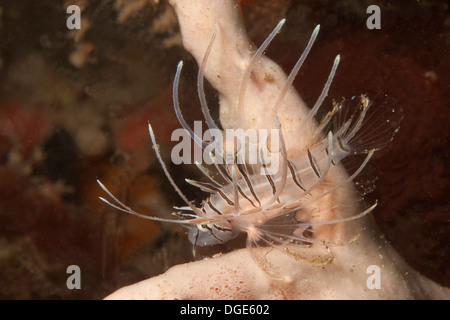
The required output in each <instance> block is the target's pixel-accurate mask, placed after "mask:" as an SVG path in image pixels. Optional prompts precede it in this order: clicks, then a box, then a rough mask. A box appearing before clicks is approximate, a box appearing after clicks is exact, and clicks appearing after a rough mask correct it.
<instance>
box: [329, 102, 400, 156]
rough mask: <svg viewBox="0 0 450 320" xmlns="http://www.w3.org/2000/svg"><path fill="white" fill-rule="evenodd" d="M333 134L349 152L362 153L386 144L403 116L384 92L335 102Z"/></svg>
mask: <svg viewBox="0 0 450 320" xmlns="http://www.w3.org/2000/svg"><path fill="white" fill-rule="evenodd" d="M333 110H335V112H336V114H335V115H334V136H335V137H336V138H337V140H338V142H339V146H340V147H341V148H342V149H343V150H345V151H348V152H351V153H353V154H366V153H369V152H371V151H374V150H379V149H381V148H383V147H384V146H386V145H387V144H389V142H391V141H392V139H393V138H394V135H395V134H396V133H397V132H398V130H399V128H400V122H401V120H402V119H403V113H402V110H401V108H399V107H396V106H395V104H394V103H393V100H392V99H390V98H389V97H388V96H387V95H379V96H377V97H375V99H374V101H371V100H370V99H369V98H368V97H367V96H366V95H361V96H360V97H352V98H351V99H347V100H342V101H341V102H340V103H335V106H334V109H333Z"/></svg>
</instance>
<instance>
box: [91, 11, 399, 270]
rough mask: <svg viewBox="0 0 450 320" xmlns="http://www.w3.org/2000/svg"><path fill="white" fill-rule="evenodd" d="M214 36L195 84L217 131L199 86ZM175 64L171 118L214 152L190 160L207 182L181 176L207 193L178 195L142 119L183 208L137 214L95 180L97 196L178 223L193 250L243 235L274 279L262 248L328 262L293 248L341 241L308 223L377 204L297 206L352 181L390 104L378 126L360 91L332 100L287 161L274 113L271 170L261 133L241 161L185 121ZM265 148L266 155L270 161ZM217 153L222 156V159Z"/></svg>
mask: <svg viewBox="0 0 450 320" xmlns="http://www.w3.org/2000/svg"><path fill="white" fill-rule="evenodd" d="M284 21H285V20H284V19H283V20H281V21H280V23H279V24H278V25H277V26H276V28H275V29H274V30H273V31H272V33H271V34H270V35H269V36H268V38H267V39H266V40H265V41H264V42H263V44H262V45H261V46H260V47H259V48H258V50H257V51H256V52H255V54H254V55H253V57H252V59H251V61H250V63H249V65H248V67H247V69H246V72H245V74H244V76H243V79H242V82H241V88H240V93H241V97H242V96H243V93H245V89H246V83H247V81H248V79H249V77H250V74H251V71H252V69H253V68H254V66H255V63H257V61H258V59H259V58H260V57H261V55H262V54H263V52H264V51H265V49H266V48H267V47H268V45H269V44H270V42H271V41H272V40H273V38H274V37H275V35H276V34H277V33H278V32H279V30H280V29H281V27H282V25H283V24H284ZM319 28H320V26H319V25H318V26H317V27H316V28H315V29H314V31H313V33H312V35H311V38H310V40H309V42H308V44H307V46H306V48H305V50H304V52H303V53H302V55H301V56H300V58H299V59H298V61H297V63H296V64H295V66H294V68H293V69H292V71H291V73H290V74H289V76H288V78H287V81H286V84H285V85H284V87H283V89H282V90H281V91H280V94H279V96H278V99H277V101H275V102H274V109H275V110H276V109H277V107H278V106H279V105H280V103H281V101H282V100H283V97H284V96H285V94H286V92H287V91H288V89H289V88H290V87H291V85H292V82H293V80H294V78H295V76H296V75H297V73H298V72H299V70H300V67H301V66H302V64H303V62H304V61H305V59H306V57H307V55H308V53H309V51H310V49H311V47H312V45H313V43H314V42H315V40H316V37H317V35H318V32H319ZM215 36H216V31H215V32H214V34H213V36H212V38H211V41H210V43H209V46H208V48H207V50H206V53H205V56H204V59H203V62H202V64H201V66H200V68H199V72H198V77H197V86H198V96H199V100H200V105H201V109H202V112H203V114H204V116H205V121H206V123H207V125H208V127H209V128H210V129H214V130H219V128H218V127H217V126H216V124H215V122H214V120H213V119H212V117H211V115H210V113H209V109H208V106H207V103H206V98H205V91H204V84H203V82H204V70H205V66H206V63H207V60H208V56H209V53H210V51H211V48H212V46H213V43H214V39H215ZM339 61H340V56H339V55H338V56H336V58H335V60H334V63H333V66H332V69H331V72H330V74H329V76H328V79H327V81H326V83H325V85H324V87H323V89H322V92H321V94H320V96H319V98H318V99H317V102H316V103H315V105H314V106H313V108H311V110H310V111H309V113H308V115H307V116H306V117H305V118H304V119H302V123H301V126H300V128H301V130H300V132H299V133H298V134H299V135H302V134H303V133H304V130H305V128H307V127H308V126H309V125H310V124H311V123H312V122H314V121H315V120H314V117H315V116H316V114H317V112H318V109H319V107H320V106H321V105H322V102H323V101H324V99H325V97H326V96H327V94H328V90H329V88H330V86H331V83H332V80H333V78H334V75H335V73H336V70H337V67H338V64H339ZM182 65H183V63H182V62H180V63H179V64H178V67H177V71H176V74H175V78H174V82H173V105H174V110H175V113H176V116H177V118H178V120H179V122H180V124H181V126H182V127H183V128H184V130H185V131H186V133H187V134H188V135H189V136H190V138H191V139H192V140H193V141H194V142H195V143H196V144H198V145H199V146H200V147H201V148H202V149H203V150H205V149H208V148H209V147H211V146H212V145H214V147H215V148H210V150H211V149H214V150H215V151H216V152H215V153H213V152H209V156H210V160H211V162H212V165H211V167H212V168H213V170H214V172H212V171H211V170H210V169H209V168H207V167H205V166H203V165H202V164H200V163H196V165H197V167H198V169H199V170H200V171H201V172H202V173H203V174H204V175H205V176H206V178H207V179H208V180H209V181H208V182H200V181H193V180H189V179H186V181H187V182H188V183H190V184H192V185H194V186H196V187H198V188H200V189H201V190H202V191H205V192H207V193H208V197H207V198H206V199H205V200H203V202H202V205H201V207H196V206H195V205H194V204H193V203H192V202H191V201H190V200H188V199H187V197H186V196H185V195H184V194H183V193H182V191H181V190H180V189H179V187H178V186H177V185H176V184H175V182H174V180H173V178H172V177H171V175H170V173H169V171H168V169H167V167H166V165H165V164H164V162H163V160H162V157H161V154H160V152H159V149H158V145H157V143H156V139H155V135H154V133H153V129H152V126H151V125H150V123H149V125H148V128H149V133H150V138H151V141H152V144H153V148H154V150H155V153H156V157H157V158H158V161H159V163H160V165H161V167H162V169H163V171H164V173H165V175H166V176H167V179H168V180H169V182H170V183H171V185H172V186H173V188H174V189H175V191H176V192H177V193H178V194H179V196H180V197H181V198H182V199H183V200H184V202H185V203H186V205H187V206H186V207H182V208H175V209H176V210H177V212H175V213H173V214H174V215H175V216H177V217H178V219H165V218H159V217H154V216H146V215H142V214H140V213H137V212H136V211H134V210H133V209H131V208H130V207H128V206H126V205H125V204H123V203H122V202H121V201H120V200H119V199H117V198H116V197H115V196H114V195H113V194H112V193H111V192H110V191H109V190H108V189H107V188H106V187H105V186H104V185H103V184H102V183H101V182H100V181H98V183H99V185H100V186H101V188H102V189H103V190H104V191H105V192H106V193H107V194H108V196H109V197H110V198H111V201H108V200H106V199H104V198H100V199H101V200H102V201H104V202H105V203H107V204H108V205H110V206H111V207H113V208H115V209H117V210H120V211H123V212H125V213H127V214H130V215H134V216H137V217H140V218H144V219H148V220H153V221H161V222H171V223H178V224H182V225H184V226H186V227H187V228H188V229H189V232H188V238H189V240H190V242H191V243H193V245H194V248H195V246H210V245H215V244H221V243H225V242H227V241H229V240H231V239H233V238H235V237H237V235H238V234H240V233H246V234H247V247H248V248H250V249H251V252H252V253H253V257H254V258H255V260H256V261H257V262H258V263H259V264H260V265H261V266H262V267H263V269H264V270H265V271H266V272H267V273H268V274H269V275H270V276H272V277H274V278H279V275H278V274H277V272H276V271H275V269H276V268H275V267H274V266H272V265H271V263H270V262H269V261H268V259H267V255H266V253H267V251H264V250H269V251H270V250H280V251H281V252H283V253H285V254H288V255H292V256H294V257H295V258H296V259H299V258H300V259H302V260H307V261H310V262H314V263H316V264H317V263H318V264H326V263H329V262H330V261H331V259H332V256H331V253H330V254H326V255H324V256H322V258H321V259H309V258H308V257H307V255H304V253H300V252H299V251H296V248H301V250H302V252H305V249H308V248H310V247H313V246H315V247H322V248H325V250H326V252H330V251H329V250H328V248H329V247H332V246H335V245H343V244H344V243H342V242H333V241H330V240H327V239H318V238H316V237H315V235H314V228H315V227H317V226H323V225H333V224H337V223H343V222H348V221H351V220H356V219H359V218H361V217H363V216H365V215H367V214H368V213H369V212H371V211H372V210H373V209H374V208H375V207H376V205H377V203H374V204H373V205H371V206H369V207H368V208H367V209H365V210H363V211H362V212H360V213H359V214H356V215H352V216H349V217H342V218H335V219H328V220H317V219H310V218H308V217H311V216H312V214H309V215H308V214H301V212H302V211H308V210H310V211H311V208H314V206H315V204H317V203H318V202H320V201H321V199H323V198H325V197H327V196H328V195H330V194H331V193H332V192H334V191H335V190H337V189H339V188H341V187H343V186H346V185H348V184H351V183H353V182H354V180H355V178H356V177H357V176H358V175H359V174H360V172H361V171H362V170H363V169H364V167H365V166H366V165H367V163H368V161H369V160H370V158H371V157H372V155H373V154H374V152H375V151H376V150H378V149H380V148H381V147H383V146H385V145H386V144H387V143H389V142H390V141H391V140H392V137H393V135H394V133H395V132H397V130H398V126H397V124H393V125H392V124H389V121H390V119H391V118H392V117H394V113H395V110H393V109H390V110H389V111H387V112H384V113H383V112H381V115H380V114H378V115H376V116H375V117H377V119H378V120H379V119H380V118H381V119H382V125H381V126H378V127H374V124H373V123H372V122H373V120H374V119H372V115H370V116H369V115H368V113H367V112H368V110H369V107H370V106H371V105H372V103H371V101H370V100H369V98H368V97H366V96H365V95H362V96H361V97H358V98H355V97H353V98H352V99H350V100H343V101H342V102H340V103H334V107H333V109H332V110H331V111H330V112H328V113H327V114H326V115H325V116H324V117H322V119H321V121H320V123H319V125H318V126H317V129H316V130H315V133H314V135H313V137H312V138H311V141H312V142H311V143H310V144H309V145H308V147H307V148H306V150H304V151H301V152H300V156H298V157H296V158H295V159H288V157H287V152H286V145H285V142H284V137H283V134H282V132H281V130H280V129H281V124H280V122H279V120H278V117H277V116H275V117H274V119H273V121H274V124H275V127H276V128H277V129H278V132H279V134H278V135H277V140H276V141H275V142H277V143H279V149H278V150H279V152H277V154H276V157H275V158H276V160H278V163H279V165H278V166H277V168H276V170H274V169H273V168H272V166H269V162H270V160H273V159H274V158H273V154H271V153H273V150H274V149H273V146H269V140H268V139H267V140H266V141H261V140H264V139H260V141H259V147H258V152H259V155H260V162H259V163H257V164H254V163H252V164H250V163H248V162H247V161H246V160H245V159H246V156H245V153H244V155H243V154H242V152H241V151H242V150H241V149H245V148H243V147H245V146H242V145H240V146H239V145H238V146H237V147H231V148H229V147H226V146H228V145H229V144H230V142H231V143H233V142H234V140H233V139H231V138H230V137H229V136H227V135H224V136H223V137H222V138H223V139H222V138H220V137H219V138H218V135H216V136H213V137H212V139H210V141H206V140H205V139H202V138H201V137H200V136H198V135H197V134H196V133H195V132H194V131H193V130H192V129H191V128H190V127H189V126H188V124H187V123H186V121H185V120H184V118H183V116H182V114H181V110H180V105H179V99H178V85H179V80H180V73H181V69H182ZM241 100H242V99H241V98H240V99H239V102H238V111H239V112H240V113H238V114H239V115H240V118H239V116H238V120H237V124H238V125H237V126H239V123H240V122H239V121H240V120H242V112H243V110H242V109H243V107H242V101H241ZM390 113H392V114H390ZM332 120H333V121H332ZM332 122H334V126H331V123H332ZM393 122H394V121H393ZM378 123H380V121H378ZM383 123H384V125H383ZM386 124H387V125H386ZM395 126H397V127H395ZM329 127H333V129H332V130H327V131H325V130H326V128H329ZM238 128H239V127H238ZM238 128H237V129H238ZM219 132H222V131H219ZM230 139H231V140H232V141H230ZM244 141H245V140H244ZM271 141H273V140H271ZM272 143H273V142H272ZM244 144H245V142H244ZM233 146H234V145H233ZM269 154H270V155H271V157H270V159H269V156H268V155H269ZM355 154H363V155H365V158H364V160H363V161H362V163H360V164H358V166H357V167H356V169H354V171H353V172H352V173H351V174H349V175H347V176H346V177H345V178H343V179H340V180H337V181H338V182H335V183H333V184H330V183H329V181H328V180H329V177H330V174H332V171H333V170H332V168H333V167H335V166H337V165H338V164H339V163H341V162H342V160H343V159H345V158H347V157H349V156H352V155H355ZM224 159H225V160H226V161H223V160H224ZM230 159H231V160H230ZM352 240H354V239H349V240H348V241H347V242H350V241H352ZM261 248H264V250H261ZM264 252H266V253H264Z"/></svg>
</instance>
